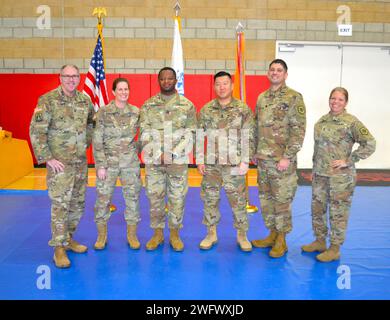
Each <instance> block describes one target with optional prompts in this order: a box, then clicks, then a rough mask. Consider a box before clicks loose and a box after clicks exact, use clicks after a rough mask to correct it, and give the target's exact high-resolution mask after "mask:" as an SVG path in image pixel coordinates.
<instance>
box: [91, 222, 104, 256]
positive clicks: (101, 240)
mask: <svg viewBox="0 0 390 320" xmlns="http://www.w3.org/2000/svg"><path fill="white" fill-rule="evenodd" d="M96 226H97V230H98V237H97V240H96V242H95V246H94V247H95V249H96V250H103V249H104V248H105V247H106V243H107V223H99V224H97V225H96Z"/></svg>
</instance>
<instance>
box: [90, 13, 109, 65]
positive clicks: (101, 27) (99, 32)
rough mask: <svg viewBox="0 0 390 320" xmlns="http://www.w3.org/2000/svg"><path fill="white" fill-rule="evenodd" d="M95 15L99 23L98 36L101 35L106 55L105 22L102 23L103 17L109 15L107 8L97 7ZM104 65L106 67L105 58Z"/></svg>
mask: <svg viewBox="0 0 390 320" xmlns="http://www.w3.org/2000/svg"><path fill="white" fill-rule="evenodd" d="M92 15H93V16H95V15H96V16H97V19H98V24H97V26H96V27H97V30H98V38H99V37H100V41H101V42H102V52H103V57H104V38H103V24H102V17H103V16H107V10H106V8H103V7H96V8H95V9H93V13H92ZM103 67H104V69H106V61H105V59H103Z"/></svg>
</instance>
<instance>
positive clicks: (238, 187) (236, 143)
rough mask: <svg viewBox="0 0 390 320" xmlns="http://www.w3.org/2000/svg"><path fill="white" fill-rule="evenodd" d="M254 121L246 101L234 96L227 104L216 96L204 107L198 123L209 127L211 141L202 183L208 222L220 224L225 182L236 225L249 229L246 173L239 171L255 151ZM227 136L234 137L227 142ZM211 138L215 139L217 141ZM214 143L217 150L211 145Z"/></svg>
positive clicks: (208, 134)
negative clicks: (221, 200)
mask: <svg viewBox="0 0 390 320" xmlns="http://www.w3.org/2000/svg"><path fill="white" fill-rule="evenodd" d="M254 125H255V123H254V117H253V113H252V111H251V110H250V109H249V107H248V106H247V105H246V104H245V103H244V102H242V101H240V100H237V99H234V98H233V100H232V102H231V103H229V104H228V105H227V106H225V107H221V105H220V104H219V102H218V100H217V99H214V100H212V101H210V102H209V103H207V104H206V105H205V106H204V107H203V108H202V109H201V111H200V114H199V121H198V127H199V128H200V129H203V130H205V132H206V137H207V140H208V144H209V145H208V147H207V149H206V156H205V159H204V160H205V164H206V165H205V175H204V176H203V178H202V184H201V198H202V200H203V204H204V215H203V224H205V225H207V226H213V225H217V224H218V223H219V221H220V218H221V213H220V211H219V200H220V190H221V187H222V186H223V187H224V188H225V191H226V194H227V197H228V199H229V203H230V206H231V208H232V210H233V214H234V227H235V228H236V229H239V230H244V231H247V230H248V217H247V214H246V183H245V175H238V174H237V173H235V171H236V169H237V166H238V165H239V164H240V163H241V162H245V163H249V161H250V159H251V158H252V156H253V154H254V149H255V139H254V137H255V134H254V129H255V126H254ZM243 129H245V131H243ZM233 132H237V135H232V133H233ZM241 134H242V135H243V136H245V135H246V137H247V139H244V140H242V139H241ZM225 136H226V137H229V138H230V139H229V140H227V141H226V140H225V142H223V140H220V138H221V137H225ZM215 138H217V139H215ZM211 141H215V144H214V142H213V143H211ZM211 145H214V146H213V147H214V148H215V149H214V150H213V148H210V147H211ZM229 151H230V152H229ZM197 155H198V154H197ZM198 160H199V159H197V162H198ZM198 163H199V162H198Z"/></svg>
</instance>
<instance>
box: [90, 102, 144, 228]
mask: <svg viewBox="0 0 390 320" xmlns="http://www.w3.org/2000/svg"><path fill="white" fill-rule="evenodd" d="M138 128H139V109H138V108H137V107H135V106H133V105H130V104H126V106H125V107H124V108H123V109H120V108H118V107H117V106H116V105H115V101H111V102H110V103H109V104H108V105H106V106H104V107H103V108H100V110H99V111H98V113H97V117H96V128H95V130H94V133H93V151H94V158H95V167H96V171H97V170H98V169H101V168H105V169H106V170H107V177H106V179H105V180H100V179H99V178H96V191H97V199H96V204H95V222H96V224H105V223H107V221H108V219H109V218H110V216H111V212H110V203H111V197H112V194H113V192H114V189H115V185H116V180H117V178H118V177H119V178H120V180H121V184H122V192H123V197H124V199H125V203H126V210H125V220H126V222H127V224H128V225H137V224H138V222H139V221H140V213H139V194H140V191H141V181H140V167H139V159H138V147H137V146H138V143H137V142H136V141H135V137H136V135H137V131H138Z"/></svg>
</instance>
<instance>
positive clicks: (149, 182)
mask: <svg viewBox="0 0 390 320" xmlns="http://www.w3.org/2000/svg"><path fill="white" fill-rule="evenodd" d="M164 129H165V130H164ZM171 129H172V133H173V134H175V133H180V130H181V129H183V130H185V129H187V131H188V130H189V133H190V136H188V135H183V137H181V138H180V139H172V136H169V132H170V131H171ZM195 130H196V109H195V107H194V105H193V103H192V102H191V101H190V100H188V99H187V98H185V97H183V96H181V95H179V94H174V95H173V96H164V95H162V94H161V93H159V94H157V95H155V96H153V97H151V98H150V99H148V100H147V101H145V103H144V105H143V106H142V107H141V113H140V133H141V139H140V140H141V143H142V146H143V151H144V159H145V171H146V193H147V196H148V198H149V202H150V226H151V228H153V229H160V228H164V226H165V215H166V214H165V197H166V196H167V198H168V200H167V208H168V226H169V228H170V229H180V228H182V223H183V214H184V201H185V197H186V194H187V191H188V156H187V158H186V160H185V161H184V162H183V161H182V160H183V158H181V157H179V158H176V157H177V156H179V155H180V154H181V155H183V152H182V150H184V148H185V147H187V146H188V145H190V147H191V149H192V145H193V143H194V141H195V140H194V139H195V138H194V135H195ZM153 133H154V134H157V138H156V139H153V138H152V137H151V135H150V134H152V135H153ZM164 134H165V136H166V137H165V139H164ZM156 140H158V141H156ZM164 140H165V141H164ZM156 142H157V146H158V150H155V152H154V153H153V152H149V151H148V150H149V149H148V147H149V146H151V145H156V144H155V143H156ZM164 143H165V145H164ZM169 144H171V147H172V148H167V145H169ZM161 155H164V163H161V161H160V159H161ZM146 157H148V159H149V160H150V161H149V160H147V158H146Z"/></svg>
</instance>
